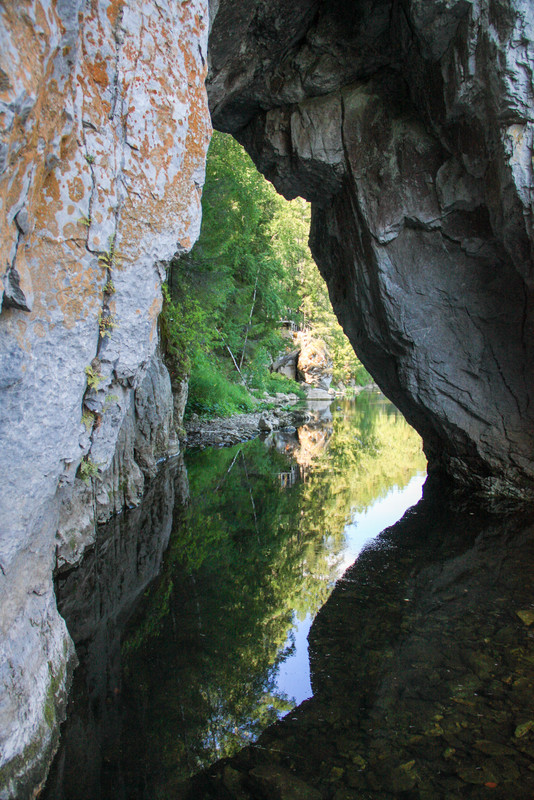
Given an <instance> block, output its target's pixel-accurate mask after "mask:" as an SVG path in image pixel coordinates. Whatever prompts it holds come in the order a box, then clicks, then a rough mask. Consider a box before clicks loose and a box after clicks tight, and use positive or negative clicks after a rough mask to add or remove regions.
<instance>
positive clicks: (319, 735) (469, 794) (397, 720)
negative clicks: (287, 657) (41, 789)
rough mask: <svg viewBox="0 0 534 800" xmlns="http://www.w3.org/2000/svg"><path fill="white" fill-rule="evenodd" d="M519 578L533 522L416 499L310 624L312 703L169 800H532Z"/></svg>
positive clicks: (529, 672)
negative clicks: (291, 799)
mask: <svg viewBox="0 0 534 800" xmlns="http://www.w3.org/2000/svg"><path fill="white" fill-rule="evenodd" d="M533 571H534V518H532V516H531V517H530V518H527V517H520V516H509V517H502V518H495V517H490V516H487V515H484V512H483V511H481V510H480V509H477V510H475V509H471V510H470V511H467V512H462V513H459V512H456V511H454V510H452V509H447V508H446V507H445V505H444V503H443V501H442V500H441V499H440V498H426V499H425V500H423V501H421V502H420V503H419V505H418V506H417V507H415V508H413V509H411V510H410V511H409V512H408V513H407V514H406V516H405V517H404V519H403V520H402V521H401V522H399V523H397V525H395V526H393V527H392V528H390V529H388V530H387V531H385V532H384V533H383V534H382V535H381V536H380V537H379V538H378V539H377V540H376V542H375V543H373V544H372V545H371V546H369V548H367V550H365V551H364V552H363V553H362V555H361V556H360V557H359V559H358V560H357V562H356V563H355V564H354V566H353V567H352V568H351V569H349V570H348V571H347V572H346V573H345V575H344V576H343V578H342V579H341V580H340V581H339V582H338V584H337V586H336V588H335V590H334V592H333V593H332V595H331V597H330V599H329V600H328V602H327V603H326V605H325V606H324V607H323V608H322V610H321V611H320V612H319V614H318V616H317V618H316V620H315V622H314V625H313V627H312V631H311V635H310V661H311V667H312V685H313V691H314V696H313V698H311V699H310V700H308V701H306V702H305V703H303V704H302V705H301V706H300V707H299V708H298V709H297V710H296V711H294V712H293V713H292V714H291V716H290V718H286V719H284V720H282V721H280V722H278V723H277V724H276V725H274V726H273V727H271V728H269V729H268V730H267V731H266V732H265V733H264V734H263V735H262V736H261V737H260V739H259V741H258V743H257V746H253V747H249V748H247V749H246V750H244V751H242V752H241V753H239V754H238V755H237V756H235V757H234V758H233V759H232V760H229V761H226V762H224V763H222V764H218V765H215V766H214V767H213V768H212V769H211V770H210V771H209V772H208V773H205V774H203V775H200V776H197V778H195V779H193V780H192V781H191V783H190V784H188V785H184V786H183V787H182V791H181V793H180V794H179V795H178V796H179V797H180V798H182V799H183V800H185V798H187V799H188V800H190V799H191V798H193V797H199V796H201V797H203V798H206V800H208V799H209V798H220V797H223V796H224V797H225V798H227V799H232V798H235V800H237V798H239V800H251V799H252V798H254V800H255V799H256V798H258V800H259V798H266V797H277V796H284V797H285V796H287V797H293V796H295V797H306V798H310V799H311V800H321V798H324V799H325V800H326V799H327V798H328V799H330V798H335V800H364V798H365V800H370V799H371V798H372V799H373V800H375V799H378V798H380V800H390V799H391V800H393V798H404V799H405V800H461V799H463V798H469V800H472V799H474V800H479V799H480V800H482V799H483V798H497V800H531V798H532V797H534V634H533V632H532V629H531V626H532V625H533V624H534V594H533V589H532V575H533ZM222 789H224V794H223V793H222Z"/></svg>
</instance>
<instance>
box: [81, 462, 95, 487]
mask: <svg viewBox="0 0 534 800" xmlns="http://www.w3.org/2000/svg"><path fill="white" fill-rule="evenodd" d="M97 475H98V464H95V462H94V461H92V460H91V458H90V457H89V456H85V457H84V458H83V459H82V461H81V462H80V469H79V477H80V478H81V480H82V481H83V482H84V483H89V482H90V481H91V479H92V478H96V477H97Z"/></svg>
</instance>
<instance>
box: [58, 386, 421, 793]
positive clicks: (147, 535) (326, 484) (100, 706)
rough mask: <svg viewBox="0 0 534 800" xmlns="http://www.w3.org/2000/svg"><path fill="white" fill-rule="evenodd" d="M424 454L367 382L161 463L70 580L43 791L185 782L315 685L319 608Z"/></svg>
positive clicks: (406, 502)
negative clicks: (53, 748) (65, 646)
mask: <svg viewBox="0 0 534 800" xmlns="http://www.w3.org/2000/svg"><path fill="white" fill-rule="evenodd" d="M425 465H426V462H425V459H424V457H423V455H422V452H421V443H420V440H419V437H418V436H417V435H416V434H415V433H414V431H413V430H412V429H411V428H410V427H409V426H408V425H407V423H406V422H405V420H404V419H403V417H402V416H401V415H400V414H399V412H398V411H397V410H396V409H395V408H394V407H393V406H392V405H391V404H390V403H388V402H387V401H386V400H385V399H384V398H383V397H382V396H381V395H380V394H378V393H368V392H365V393H363V394H361V395H360V396H359V397H358V398H357V400H356V401H355V402H349V401H346V400H341V401H336V402H334V403H333V404H332V405H331V406H326V407H325V406H323V407H322V408H319V409H317V411H316V412H315V420H314V421H313V422H311V423H310V424H308V425H306V426H304V427H302V428H300V429H299V430H298V431H288V432H284V433H281V432H279V433H274V434H271V435H270V436H269V437H268V438H266V439H263V440H260V439H257V440H254V441H252V442H247V443H243V444H241V445H239V446H236V447H233V448H222V449H209V450H204V451H202V452H196V453H189V454H188V455H187V458H186V461H185V464H184V463H183V461H182V460H180V461H176V462H174V463H173V464H169V465H167V466H166V467H165V468H164V469H163V470H162V473H161V474H160V476H159V477H158V479H157V481H156V482H155V484H154V486H153V487H152V489H151V491H150V492H149V495H148V496H147V497H146V499H145V501H144V502H143V505H142V506H141V507H140V508H138V509H136V510H135V511H133V512H130V513H129V514H126V515H123V516H122V517H120V518H117V519H115V520H114V521H113V522H112V523H111V524H110V525H108V526H106V527H105V528H104V529H103V530H102V531H101V533H100V537H99V541H98V543H97V546H96V548H95V550H94V551H93V552H92V553H90V554H89V555H88V556H87V557H86V558H85V559H84V562H83V564H82V565H81V566H80V567H79V568H78V569H76V570H73V571H72V572H71V573H69V574H68V575H66V576H65V577H62V578H60V579H59V581H58V586H57V592H58V598H59V604H60V609H61V611H62V613H63V614H64V616H65V618H66V620H67V624H68V625H69V630H70V631H71V634H72V636H73V638H74V640H75V642H76V643H77V652H78V657H79V659H80V667H79V668H78V670H77V672H76V676H75V685H74V689H73V693H72V700H71V703H70V707H69V712H68V719H67V723H66V724H65V726H64V731H63V736H62V746H61V749H60V752H59V754H58V756H57V758H56V761H55V764H54V767H53V770H52V773H51V776H50V779H49V781H48V785H47V790H46V792H47V793H46V794H45V796H46V797H47V798H52V797H53V798H56V799H57V800H59V799H60V798H63V800H68V799H69V798H82V797H83V798H95V800H97V799H98V798H102V799H104V798H160V797H161V798H164V797H169V798H170V797H173V796H175V792H176V791H177V789H178V787H179V786H180V784H181V782H182V781H183V780H184V779H185V778H187V777H188V776H189V775H191V774H193V773H195V772H198V771H199V770H201V769H203V768H206V767H207V766H209V765H210V764H212V763H213V762H214V761H216V760H217V759H219V758H221V757H223V756H231V755H232V754H234V753H236V752H237V751H239V750H240V749H241V748H242V747H243V746H245V745H247V744H250V743H251V742H254V741H255V740H256V739H257V737H258V736H259V735H260V734H261V732H262V731H263V730H264V729H265V728H266V727H267V726H268V725H270V724H271V723H273V722H275V721H276V720H279V719H282V718H284V717H285V715H287V714H288V712H290V711H291V710H292V709H293V708H294V707H295V705H296V704H299V703H301V702H302V701H303V700H305V699H306V698H309V697H311V695H312V683H311V679H310V667H309V658H308V642H307V637H308V633H309V631H310V627H311V624H312V621H313V619H314V617H315V616H316V614H317V612H318V611H319V609H320V608H321V606H323V604H324V603H325V602H326V601H327V599H328V597H329V595H330V594H331V592H332V590H333V587H334V585H335V583H336V581H337V580H338V579H339V578H340V576H342V575H343V573H344V571H345V570H346V568H347V567H348V566H350V565H351V564H352V563H353V561H354V560H355V559H356V558H357V557H358V555H359V553H360V552H361V551H362V549H363V550H364V551H365V550H366V548H367V549H368V548H369V546H370V542H371V541H372V539H373V538H374V537H375V536H377V534H378V533H379V532H380V531H382V530H383V529H384V528H385V527H387V526H389V525H392V524H394V523H395V522H396V521H397V520H398V519H399V518H400V517H401V516H402V514H403V513H404V511H405V510H406V509H407V508H408V507H409V506H411V505H413V504H415V503H416V502H417V501H418V500H419V498H420V497H421V488H422V484H423V480H424V475H425ZM200 796H202V793H201V794H200Z"/></svg>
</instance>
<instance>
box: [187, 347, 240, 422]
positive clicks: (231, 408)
mask: <svg viewBox="0 0 534 800" xmlns="http://www.w3.org/2000/svg"><path fill="white" fill-rule="evenodd" d="M189 397H190V400H189V402H188V404H187V414H188V415H190V414H193V413H195V414H200V415H203V416H207V417H214V416H229V415H231V414H237V413H239V412H243V411H254V410H255V404H254V401H253V400H252V398H251V395H250V393H249V392H248V391H247V390H246V389H245V387H244V386H240V385H239V384H236V383H234V382H233V381H231V380H230V379H229V378H228V377H226V375H225V374H224V367H223V366H222V365H219V364H217V362H216V361H215V360H214V359H213V357H211V358H210V357H209V356H207V355H206V354H204V353H200V354H199V355H198V357H197V359H196V361H195V363H194V364H193V368H192V370H191V377H190V379H189Z"/></svg>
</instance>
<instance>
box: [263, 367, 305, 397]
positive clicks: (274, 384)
mask: <svg viewBox="0 0 534 800" xmlns="http://www.w3.org/2000/svg"><path fill="white" fill-rule="evenodd" d="M261 388H263V389H264V390H265V391H266V392H268V394H276V393H277V392H283V393H284V394H290V393H293V394H297V395H298V396H299V397H301V398H302V399H304V398H305V397H306V392H305V391H304V389H302V388H301V386H299V384H298V383H297V382H296V381H292V380H291V378H287V377H286V376H285V375H280V373H278V372H270V373H269V374H268V375H267V377H266V378H265V380H264V381H263V386H262V387H261Z"/></svg>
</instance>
